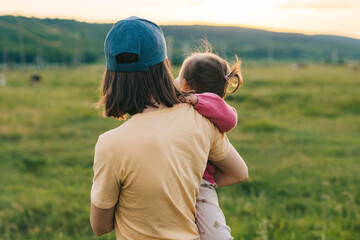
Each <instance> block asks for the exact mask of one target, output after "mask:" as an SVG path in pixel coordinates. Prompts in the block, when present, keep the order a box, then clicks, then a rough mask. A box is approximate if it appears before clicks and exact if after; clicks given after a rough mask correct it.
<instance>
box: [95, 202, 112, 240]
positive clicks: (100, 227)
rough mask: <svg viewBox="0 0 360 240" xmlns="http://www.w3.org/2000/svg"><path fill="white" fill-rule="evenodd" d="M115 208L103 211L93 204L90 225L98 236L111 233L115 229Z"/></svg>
mask: <svg viewBox="0 0 360 240" xmlns="http://www.w3.org/2000/svg"><path fill="white" fill-rule="evenodd" d="M114 217H115V207H113V208H110V209H102V208H98V207H96V206H95V205H94V204H93V203H91V212H90V225H91V228H92V230H93V231H94V233H95V234H96V235H98V236H100V235H103V234H105V233H108V232H111V231H112V230H113V229H114Z"/></svg>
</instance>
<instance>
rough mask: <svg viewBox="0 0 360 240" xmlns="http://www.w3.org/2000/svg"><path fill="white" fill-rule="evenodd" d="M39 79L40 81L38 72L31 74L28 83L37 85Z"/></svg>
mask: <svg viewBox="0 0 360 240" xmlns="http://www.w3.org/2000/svg"><path fill="white" fill-rule="evenodd" d="M40 81H41V76H40V74H33V75H31V77H30V84H31V85H32V86H36V85H39V84H40Z"/></svg>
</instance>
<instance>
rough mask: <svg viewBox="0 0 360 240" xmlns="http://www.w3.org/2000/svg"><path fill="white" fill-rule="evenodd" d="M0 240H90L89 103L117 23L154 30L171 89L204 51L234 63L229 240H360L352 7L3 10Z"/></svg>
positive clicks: (181, 4)
mask: <svg viewBox="0 0 360 240" xmlns="http://www.w3.org/2000/svg"><path fill="white" fill-rule="evenodd" d="M0 6H1V8H0V33H1V37H0V190H1V195H0V238H1V239H9V240H10V239H11V240H13V239H115V235H114V233H111V234H108V235H106V236H103V237H100V238H99V237H96V236H95V235H94V234H93V233H92V231H91V228H90V225H89V206H90V187H91V183H92V161H93V148H94V145H95V143H96V140H97V137H98V135H99V134H101V133H103V132H104V131H107V130H109V129H111V128H114V127H117V126H119V125H120V124H121V123H122V122H120V121H118V120H116V119H105V118H103V117H102V116H101V111H99V110H96V109H95V107H94V104H95V103H96V101H97V99H98V94H99V91H98V88H99V84H100V81H101V78H102V74H103V72H104V69H105V60H104V55H103V44H104V39H105V37H106V34H107V32H108V30H109V29H110V28H111V26H112V24H113V23H115V22H116V21H118V20H120V19H123V18H126V17H129V16H133V15H135V16H139V17H142V18H146V19H149V20H152V21H154V22H156V23H158V24H160V25H161V27H162V29H163V31H164V34H165V37H166V41H167V48H168V58H169V59H170V61H171V63H172V65H173V74H174V76H175V77H176V76H177V74H178V71H179V68H180V66H181V64H182V62H183V60H184V59H185V58H186V57H187V56H188V55H189V54H190V53H191V52H192V51H193V50H194V49H196V48H197V47H198V46H199V40H200V39H207V40H208V41H209V42H210V43H211V44H212V46H213V48H214V52H215V53H217V54H218V55H219V56H221V57H223V58H225V59H227V60H228V61H229V62H232V61H233V60H234V55H237V56H239V57H240V58H241V59H242V63H243V65H242V72H243V76H244V84H243V86H242V87H241V88H240V89H239V90H238V91H237V92H236V93H234V94H231V95H228V96H227V98H226V100H227V101H228V103H229V104H231V105H232V106H234V107H235V108H236V109H237V111H238V115H239V123H238V126H237V127H236V128H235V129H234V130H233V131H231V132H230V133H228V136H229V139H230V141H231V142H232V143H233V145H234V146H235V147H236V149H237V150H238V151H239V153H240V154H241V155H242V157H243V158H244V160H245V161H246V162H247V164H248V167H249V173H250V179H249V180H248V181H247V182H245V183H242V184H239V185H235V186H229V187H222V188H219V190H218V194H219V201H220V205H221V207H222V209H223V211H224V213H225V216H226V219H227V223H228V224H229V226H230V227H231V229H232V233H233V235H234V238H235V239H264V240H265V239H284V240H285V239H286V240H288V239H322V240H323V239H349V240H350V239H351V240H353V239H359V238H360V209H359V208H360V193H359V184H360V180H359V177H358V172H359V170H360V162H359V160H360V147H359V146H360V138H359V136H360V95H359V92H360V69H359V67H360V65H359V63H360V24H359V23H360V2H359V1H357V0H344V1H339V0H328V1H324V0H312V1H308V0H306V1H301V2H299V1H294V0H272V1H265V0H253V1H250V0H240V1H235V0H223V1H219V0H207V1H205V0H186V1H173V0H168V1H164V0H153V1H145V0H133V1H130V2H129V1H113V0H105V1H90V2H89V1H82V0H78V1H70V0H63V1H57V0H47V1H45V0H33V1H25V0H14V1H11V2H9V1H4V0H0Z"/></svg>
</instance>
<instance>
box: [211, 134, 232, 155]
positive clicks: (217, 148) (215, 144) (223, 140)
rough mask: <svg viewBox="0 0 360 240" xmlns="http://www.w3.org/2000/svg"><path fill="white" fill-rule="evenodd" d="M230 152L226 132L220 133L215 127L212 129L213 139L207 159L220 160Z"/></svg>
mask: <svg viewBox="0 0 360 240" xmlns="http://www.w3.org/2000/svg"><path fill="white" fill-rule="evenodd" d="M229 152H230V142H229V139H228V138H227V136H226V134H224V133H220V132H219V130H218V129H217V128H214V129H213V141H212V146H211V149H210V152H209V160H211V161H215V162H217V161H221V160H223V159H224V158H225V157H227V155H228V154H229Z"/></svg>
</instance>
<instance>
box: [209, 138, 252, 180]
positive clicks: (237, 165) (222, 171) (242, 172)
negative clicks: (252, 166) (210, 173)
mask: <svg viewBox="0 0 360 240" xmlns="http://www.w3.org/2000/svg"><path fill="white" fill-rule="evenodd" d="M211 163H212V164H214V165H215V166H216V167H217V168H216V171H215V182H216V184H217V185H218V186H227V185H233V184H236V183H240V182H243V181H245V180H247V179H248V178H249V173H248V168H247V166H246V163H245V161H244V160H243V159H242V157H241V156H240V154H239V153H238V152H237V151H236V149H235V148H234V147H233V146H232V145H231V144H230V152H229V154H228V155H227V157H225V158H224V159H223V160H220V161H216V162H215V161H212V162H211Z"/></svg>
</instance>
